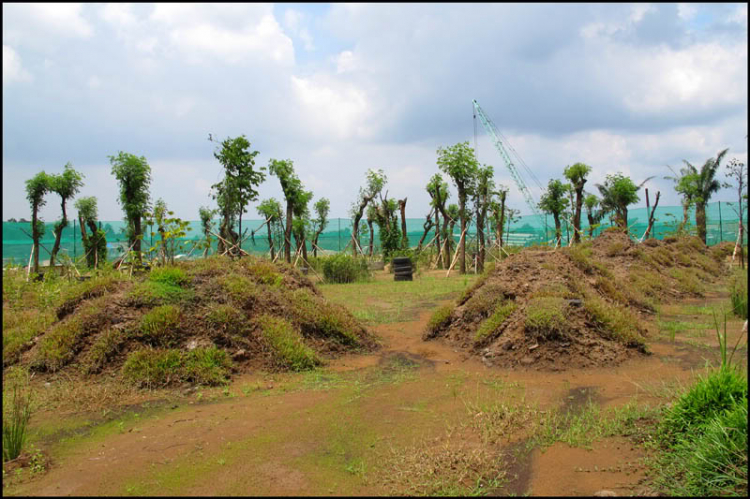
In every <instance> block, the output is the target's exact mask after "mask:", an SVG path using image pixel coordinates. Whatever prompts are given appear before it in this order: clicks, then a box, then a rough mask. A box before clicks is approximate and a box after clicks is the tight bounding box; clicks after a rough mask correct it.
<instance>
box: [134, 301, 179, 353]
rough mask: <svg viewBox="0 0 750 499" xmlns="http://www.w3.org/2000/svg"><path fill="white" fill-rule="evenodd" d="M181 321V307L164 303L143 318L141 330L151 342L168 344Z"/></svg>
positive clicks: (162, 344)
mask: <svg viewBox="0 0 750 499" xmlns="http://www.w3.org/2000/svg"><path fill="white" fill-rule="evenodd" d="M179 322H180V309H179V308H177V307H175V306H174V305H162V306H160V307H156V308H154V309H153V310H151V311H150V312H148V313H147V314H146V315H144V316H143V317H142V318H141V324H140V331H141V334H142V335H143V336H145V337H146V339H147V340H148V341H149V342H150V343H151V344H153V345H161V346H168V345H169V344H170V343H171V340H172V339H173V336H174V335H173V332H174V329H175V328H176V327H177V324H179Z"/></svg>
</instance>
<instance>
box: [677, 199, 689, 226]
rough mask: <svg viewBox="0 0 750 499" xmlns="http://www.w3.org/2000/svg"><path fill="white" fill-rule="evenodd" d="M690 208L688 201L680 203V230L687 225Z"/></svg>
mask: <svg viewBox="0 0 750 499" xmlns="http://www.w3.org/2000/svg"><path fill="white" fill-rule="evenodd" d="M689 209H690V203H686V202H683V203H682V223H681V224H680V229H679V230H680V231H682V229H684V228H685V227H687V223H688V210H689Z"/></svg>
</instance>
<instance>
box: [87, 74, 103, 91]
mask: <svg viewBox="0 0 750 499" xmlns="http://www.w3.org/2000/svg"><path fill="white" fill-rule="evenodd" d="M86 84H87V85H88V86H89V88H91V89H95V88H99V87H100V86H101V84H102V81H101V80H100V79H99V77H98V76H96V75H92V76H91V77H89V79H88V81H87V82H86Z"/></svg>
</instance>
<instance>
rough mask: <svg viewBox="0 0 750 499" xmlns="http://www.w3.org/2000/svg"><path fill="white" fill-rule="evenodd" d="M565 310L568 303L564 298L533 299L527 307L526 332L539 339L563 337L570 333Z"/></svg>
mask: <svg viewBox="0 0 750 499" xmlns="http://www.w3.org/2000/svg"><path fill="white" fill-rule="evenodd" d="M565 308H566V302H565V300H564V299H563V298H559V297H541V298H532V299H531V300H529V302H528V304H527V305H526V321H525V323H524V327H525V329H526V331H527V332H529V333H532V334H534V335H535V336H536V337H537V339H544V340H550V339H555V338H561V337H563V336H564V335H565V334H566V333H567V331H568V321H567V320H566V318H565Z"/></svg>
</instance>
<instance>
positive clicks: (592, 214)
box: [583, 194, 606, 237]
mask: <svg viewBox="0 0 750 499" xmlns="http://www.w3.org/2000/svg"><path fill="white" fill-rule="evenodd" d="M583 204H584V206H586V216H587V217H588V219H589V237H594V229H595V228H596V226H597V224H599V223H600V222H601V221H602V218H604V215H605V214H606V213H605V212H604V210H602V209H599V198H598V197H596V196H595V195H594V194H589V195H587V196H586V197H585V198H584V200H583Z"/></svg>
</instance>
